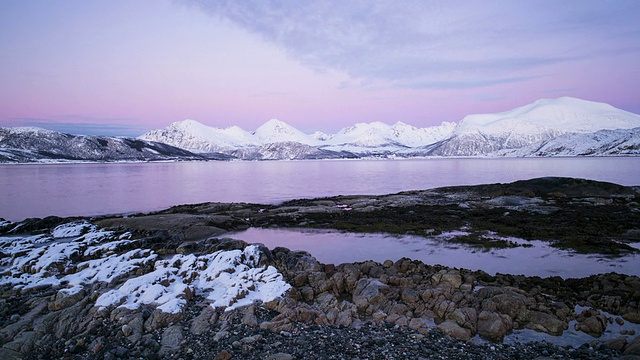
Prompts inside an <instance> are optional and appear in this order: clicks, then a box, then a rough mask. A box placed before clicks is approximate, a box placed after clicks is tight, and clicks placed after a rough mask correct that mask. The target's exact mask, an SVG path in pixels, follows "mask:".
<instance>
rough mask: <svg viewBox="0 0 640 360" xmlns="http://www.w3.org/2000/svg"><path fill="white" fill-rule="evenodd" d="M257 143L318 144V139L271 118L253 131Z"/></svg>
mask: <svg viewBox="0 0 640 360" xmlns="http://www.w3.org/2000/svg"><path fill="white" fill-rule="evenodd" d="M253 135H254V137H255V138H256V140H258V142H259V143H261V144H263V145H265V144H274V143H280V142H296V143H300V144H305V145H319V144H320V141H319V140H317V139H315V138H313V137H312V136H311V135H307V134H305V133H303V132H302V131H300V130H298V129H296V128H294V127H293V126H291V125H289V124H287V123H285V122H284V121H280V120H277V119H271V120H269V121H267V122H266V123H264V124H263V125H262V126H260V127H259V128H258V129H256V131H254V132H253Z"/></svg>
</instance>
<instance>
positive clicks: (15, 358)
mask: <svg viewBox="0 0 640 360" xmlns="http://www.w3.org/2000/svg"><path fill="white" fill-rule="evenodd" d="M0 359H3V360H22V354H20V353H19V352H17V351H13V350H10V349H7V348H0Z"/></svg>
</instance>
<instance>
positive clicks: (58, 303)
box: [48, 290, 86, 311]
mask: <svg viewBox="0 0 640 360" xmlns="http://www.w3.org/2000/svg"><path fill="white" fill-rule="evenodd" d="M85 295H86V294H85V292H84V290H80V291H79V292H77V293H73V294H70V293H69V292H68V291H66V290H60V291H58V292H57V293H56V297H55V299H54V300H53V301H52V302H50V303H49V306H48V308H49V311H55V310H62V309H64V308H68V307H69V306H72V305H74V304H76V303H77V302H78V301H80V300H82V299H83V298H84V297H85Z"/></svg>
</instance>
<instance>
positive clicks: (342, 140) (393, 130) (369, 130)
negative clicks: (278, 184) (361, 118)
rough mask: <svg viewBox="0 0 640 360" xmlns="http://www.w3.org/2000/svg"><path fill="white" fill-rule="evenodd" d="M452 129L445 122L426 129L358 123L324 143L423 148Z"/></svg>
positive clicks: (446, 135) (400, 123) (443, 136)
mask: <svg viewBox="0 0 640 360" xmlns="http://www.w3.org/2000/svg"><path fill="white" fill-rule="evenodd" d="M454 128H455V124H454V123H447V122H445V123H442V125H439V126H433V127H428V128H416V127H414V126H411V125H407V124H405V123H403V122H397V123H395V124H394V125H387V124H385V123H381V122H372V123H368V124H367V123H358V124H355V125H353V126H350V127H347V128H344V129H342V130H340V131H339V132H338V133H337V134H335V135H333V136H331V137H330V138H328V139H327V140H326V141H325V143H326V144H327V145H332V146H336V145H349V146H352V147H364V148H375V147H388V146H399V147H416V146H425V145H428V144H433V143H435V142H437V141H440V140H443V139H446V138H448V137H449V136H451V134H452V132H453V129H454Z"/></svg>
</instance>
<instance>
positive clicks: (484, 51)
mask: <svg viewBox="0 0 640 360" xmlns="http://www.w3.org/2000/svg"><path fill="white" fill-rule="evenodd" d="M184 1H185V2H186V3H189V4H193V5H195V6H198V7H199V8H201V9H202V10H203V11H205V12H207V13H209V14H211V15H213V16H216V17H219V18H223V19H226V20H229V21H231V22H233V23H235V24H236V25H237V26H240V27H242V28H244V29H246V30H247V31H249V32H252V33H254V34H257V35H259V36H261V37H262V38H263V39H264V40H266V41H268V42H271V43H273V44H275V45H276V46H279V47H281V48H282V49H284V50H285V51H286V52H287V53H288V54H289V55H290V56H291V57H292V58H294V59H297V60H298V61H300V62H302V63H304V64H306V65H308V66H310V67H313V68H316V69H319V70H321V69H335V70H339V71H343V72H345V73H347V74H349V75H351V76H352V77H354V78H357V79H365V82H366V81H372V82H376V81H383V82H390V83H391V84H393V85H394V86H397V87H408V88H413V87H416V84H424V86H423V87H434V88H461V87H462V88H469V87H484V86H488V85H492V84H495V83H496V80H494V79H496V78H502V79H511V80H510V81H527V80H529V79H530V78H531V77H532V76H537V75H539V74H538V72H539V71H541V69H542V68H548V67H552V66H554V65H556V64H560V63H566V62H573V61H580V60H583V59H588V58H590V57H592V56H599V54H601V53H603V52H615V51H618V50H621V51H629V49H631V50H633V49H635V47H636V46H637V38H635V39H634V37H633V34H634V33H636V31H637V30H638V25H637V24H638V21H637V18H636V16H637V14H638V13H640V2H638V1H633V0H632V1H625V0H620V1H616V2H602V1H589V0H585V1H571V0H570V1H548V0H539V1H524V0H523V1H492V2H476V1H461V0H453V1H446V2H442V1H426V0H404V1H393V2H392V1H375V0H372V1H368V0H367V1H364V0H362V1H339V0H335V1H287V0H279V1H278V0H272V1H263V0H247V1H233V0H184ZM633 14H635V15H633ZM469 79H472V80H469ZM361 83H362V82H361Z"/></svg>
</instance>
